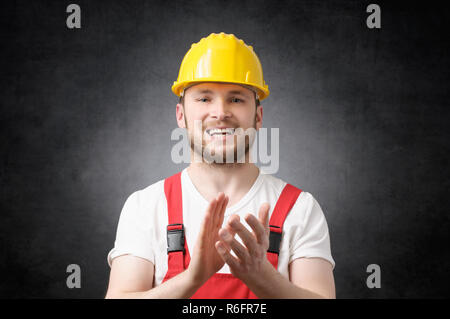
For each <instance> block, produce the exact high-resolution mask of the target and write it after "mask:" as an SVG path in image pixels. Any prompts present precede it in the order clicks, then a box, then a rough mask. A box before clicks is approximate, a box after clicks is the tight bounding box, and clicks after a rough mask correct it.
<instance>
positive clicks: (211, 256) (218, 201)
mask: <svg viewBox="0 0 450 319" xmlns="http://www.w3.org/2000/svg"><path fill="white" fill-rule="evenodd" d="M227 204H228V196H225V194H224V193H222V192H220V193H219V194H218V195H217V197H216V198H214V199H213V200H211V201H210V203H209V205H208V208H207V209H206V212H205V216H204V218H203V222H202V225H201V227H200V233H199V235H198V237H197V241H196V243H195V248H194V253H195V254H194V255H193V256H191V261H190V263H189V267H188V269H187V271H188V272H189V273H190V275H191V276H192V277H191V278H192V280H193V281H194V282H196V283H200V284H203V283H204V282H206V281H207V280H208V279H209V278H210V277H211V276H212V275H214V274H215V273H216V272H217V271H219V270H220V269H221V268H222V267H223V265H224V261H223V259H222V258H221V257H220V255H219V254H218V253H217V250H216V247H215V243H216V242H217V241H218V240H219V229H221V228H222V223H223V219H224V214H225V209H226V207H227Z"/></svg>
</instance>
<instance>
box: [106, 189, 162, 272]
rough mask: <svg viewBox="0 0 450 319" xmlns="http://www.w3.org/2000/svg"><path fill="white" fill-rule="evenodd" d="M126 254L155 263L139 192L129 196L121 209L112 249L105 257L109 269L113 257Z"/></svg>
mask: <svg viewBox="0 0 450 319" xmlns="http://www.w3.org/2000/svg"><path fill="white" fill-rule="evenodd" d="M146 224H147V226H146ZM127 254H130V255H133V256H137V257H141V258H144V259H147V260H149V261H151V262H152V263H153V264H154V263H155V257H154V253H153V249H152V247H151V233H150V228H149V227H148V223H145V221H144V218H143V216H142V212H141V210H140V202H139V191H137V192H134V193H133V194H131V195H130V196H129V197H128V199H127V200H126V201H125V204H124V206H123V208H122V212H121V213H120V218H119V224H118V227H117V232H116V240H115V243H114V248H113V249H112V250H111V251H110V252H109V254H108V257H107V260H108V265H109V266H110V267H111V263H112V260H113V259H114V258H115V257H118V256H121V255H127Z"/></svg>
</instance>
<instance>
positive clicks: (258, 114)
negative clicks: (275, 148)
mask: <svg viewBox="0 0 450 319" xmlns="http://www.w3.org/2000/svg"><path fill="white" fill-rule="evenodd" d="M262 120H263V107H262V105H258V107H257V108H256V130H257V131H258V130H259V129H260V128H261V127H262Z"/></svg>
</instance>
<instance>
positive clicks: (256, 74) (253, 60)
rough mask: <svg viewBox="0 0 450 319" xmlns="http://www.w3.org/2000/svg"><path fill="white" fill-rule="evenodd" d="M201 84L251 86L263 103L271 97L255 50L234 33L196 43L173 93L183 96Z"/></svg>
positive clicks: (179, 75)
mask: <svg viewBox="0 0 450 319" xmlns="http://www.w3.org/2000/svg"><path fill="white" fill-rule="evenodd" d="M199 82H226V83H235V84H241V85H244V86H250V87H252V88H254V89H255V91H256V93H257V94H258V97H259V99H260V100H263V99H265V98H266V97H267V96H269V93H270V92H269V88H268V86H267V84H266V82H264V78H263V70H262V67H261V62H259V59H258V56H257V55H256V53H255V52H254V51H253V47H252V46H250V45H246V44H245V43H244V41H243V40H241V39H238V38H236V37H235V36H234V34H225V33H223V32H221V33H219V34H216V33H211V34H210V35H209V36H208V37H206V38H202V39H201V40H200V41H199V42H197V43H194V44H192V46H191V48H190V49H189V51H188V52H187V53H186V55H185V56H184V58H183V61H182V62H181V66H180V72H179V73H178V79H177V81H175V82H173V85H172V92H173V93H175V94H176V95H177V96H181V94H182V93H183V91H184V89H185V88H187V87H188V86H191V85H193V84H195V83H199Z"/></svg>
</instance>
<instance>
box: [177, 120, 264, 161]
mask: <svg viewBox="0 0 450 319" xmlns="http://www.w3.org/2000/svg"><path fill="white" fill-rule="evenodd" d="M185 125H186V129H187V132H188V136H189V144H190V147H191V152H193V153H192V154H194V162H195V161H196V160H195V159H198V160H199V161H200V162H204V163H208V164H210V165H219V166H234V165H237V164H242V163H245V162H246V159H247V158H248V155H250V154H249V152H250V148H251V146H252V145H253V141H254V135H255V134H256V115H255V117H254V121H253V125H252V126H251V127H249V128H248V129H246V131H247V132H249V131H250V134H247V133H246V134H242V133H243V132H244V129H242V128H239V127H235V125H231V123H224V124H223V125H224V126H227V127H235V134H234V135H232V137H233V139H232V142H231V141H230V138H227V139H224V140H222V139H221V140H214V139H212V140H211V139H210V142H209V143H208V144H207V143H206V142H205V138H204V137H205V136H209V135H208V133H206V126H204V125H202V124H201V128H200V125H198V127H196V125H194V129H193V131H194V132H193V133H192V134H191V132H189V127H188V125H187V121H186V118H185ZM249 129H250V130H249ZM253 130H254V132H255V134H252V132H253ZM242 148H243V151H242Z"/></svg>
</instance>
